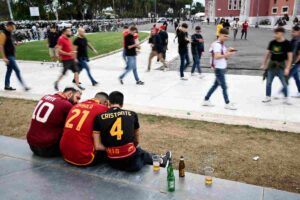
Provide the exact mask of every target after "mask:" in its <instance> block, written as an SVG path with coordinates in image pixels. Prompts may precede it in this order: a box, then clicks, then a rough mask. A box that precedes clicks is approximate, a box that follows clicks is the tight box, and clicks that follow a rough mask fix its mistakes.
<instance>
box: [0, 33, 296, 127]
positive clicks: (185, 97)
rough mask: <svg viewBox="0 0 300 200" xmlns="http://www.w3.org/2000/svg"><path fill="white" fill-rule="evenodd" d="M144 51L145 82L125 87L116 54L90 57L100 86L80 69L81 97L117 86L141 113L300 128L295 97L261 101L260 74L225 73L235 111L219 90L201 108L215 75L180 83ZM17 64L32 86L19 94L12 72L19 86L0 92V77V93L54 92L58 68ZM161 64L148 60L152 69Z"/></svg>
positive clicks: (173, 53) (172, 51) (35, 95)
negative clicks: (287, 100)
mask: <svg viewBox="0 0 300 200" xmlns="http://www.w3.org/2000/svg"><path fill="white" fill-rule="evenodd" d="M171 37H174V35H171ZM149 53H150V46H149V44H147V43H143V44H142V50H141V53H140V54H139V55H138V58H137V60H138V72H139V75H140V77H141V80H143V81H145V83H146V84H145V85H144V86H137V85H136V84H135V81H134V78H133V75H132V73H130V74H128V76H127V77H126V78H125V79H124V82H125V85H121V84H120V83H119V81H118V76H119V75H120V74H121V72H122V70H123V69H124V66H125V64H124V62H123V60H122V57H121V52H119V53H116V54H113V55H109V56H107V57H103V58H100V59H96V60H93V61H91V63H90V66H91V70H92V73H93V75H94V77H95V78H96V80H98V81H99V82H100V85H99V86H97V87H93V86H91V83H90V81H89V80H88V78H87V75H86V72H85V71H83V72H82V73H81V81H82V82H83V86H84V87H86V91H84V93H83V98H84V99H85V98H91V97H93V95H95V93H96V92H99V91H106V92H111V91H114V90H120V91H121V92H123V93H124V94H125V107H126V108H128V109H133V110H135V111H137V112H141V113H147V114H155V115H156V114H157V115H167V116H172V117H180V118H188V119H197V120H206V121H212V122H220V123H226V124H237V125H250V126H254V127H259V128H270V129H275V130H281V131H291V132H300V116H299V112H300V99H291V102H292V103H293V105H291V106H287V105H283V104H282V99H280V100H274V101H272V102H271V103H269V104H263V103H262V102H261V101H262V99H263V98H264V96H265V82H263V81H262V78H261V77H260V76H246V75H228V77H227V82H228V86H229V97H230V99H231V100H232V102H234V103H236V104H237V107H238V110H237V111H229V110H226V109H224V102H223V98H222V94H221V90H220V89H219V90H218V91H217V92H216V93H215V94H214V96H213V97H212V99H211V100H212V102H213V103H214V104H215V105H216V106H215V107H213V108H207V107H202V106H201V103H202V101H203V98H204V96H205V94H206V92H207V91H208V89H209V88H210V86H211V84H212V83H213V81H214V75H213V74H211V73H208V74H205V78H204V79H200V78H199V77H190V74H189V73H186V76H188V77H189V80H188V81H181V80H180V79H179V73H178V72H177V71H168V72H162V71H159V70H152V71H151V72H150V73H147V72H146V68H147V62H148V55H149ZM167 57H168V60H169V61H171V60H173V59H174V58H176V57H177V44H176V43H173V42H171V43H170V45H169V51H168V56H167ZM3 65H4V63H0V66H3ZM19 65H20V68H21V71H22V74H23V77H24V80H25V81H26V82H27V84H28V85H29V86H30V87H32V90H31V91H30V92H27V93H25V92H23V91H22V89H21V87H20V86H18V84H17V81H16V78H15V75H13V77H12V85H13V86H18V87H17V88H18V90H17V91H16V92H7V91H3V90H2V88H3V87H4V85H3V84H4V83H3V82H4V81H2V82H0V88H1V91H0V95H1V96H4V97H16V98H26V99H34V100H38V99H39V98H41V96H43V95H45V94H49V93H54V92H55V91H54V88H53V83H54V81H55V80H56V79H57V77H58V76H59V74H60V72H61V68H50V66H49V65H47V64H44V65H41V64H40V63H30V62H24V63H23V62H20V63H19ZM160 66H161V65H160V64H159V63H156V61H155V59H153V69H155V68H158V67H160ZM0 74H2V76H4V74H5V68H4V67H1V68H0ZM72 78H73V77H72V74H71V73H70V72H69V73H68V75H67V77H65V78H64V79H63V81H62V82H61V84H60V88H61V89H63V88H64V87H65V86H70V85H72V84H71V80H72ZM279 90H280V83H279V81H278V80H277V79H276V80H275V81H274V86H273V94H276V93H277V92H278V91H279ZM290 91H291V94H295V92H296V88H295V84H294V82H293V81H291V84H290Z"/></svg>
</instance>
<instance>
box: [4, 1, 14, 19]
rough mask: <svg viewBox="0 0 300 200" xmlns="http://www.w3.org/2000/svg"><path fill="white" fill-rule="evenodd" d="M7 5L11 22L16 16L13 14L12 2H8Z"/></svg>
mask: <svg viewBox="0 0 300 200" xmlns="http://www.w3.org/2000/svg"><path fill="white" fill-rule="evenodd" d="M6 3H7V7H8V11H9V16H10V20H14V16H13V14H12V11H11V7H10V0H6Z"/></svg>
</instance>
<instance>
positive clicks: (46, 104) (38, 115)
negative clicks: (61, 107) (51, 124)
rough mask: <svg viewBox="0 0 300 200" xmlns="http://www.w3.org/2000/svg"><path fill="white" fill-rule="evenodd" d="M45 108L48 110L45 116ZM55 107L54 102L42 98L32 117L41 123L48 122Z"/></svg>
mask: <svg viewBox="0 0 300 200" xmlns="http://www.w3.org/2000/svg"><path fill="white" fill-rule="evenodd" d="M44 109H45V110H46V111H45V114H44V116H41V112H42V111H43V110H44ZM53 109H54V105H53V104H52V103H49V102H44V101H42V100H41V101H39V103H38V105H37V106H36V107H35V109H34V111H33V114H32V119H35V120H36V121H38V122H41V123H46V122H47V120H48V118H49V116H50V114H51V112H52V111H53Z"/></svg>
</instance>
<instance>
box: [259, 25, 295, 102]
mask: <svg viewBox="0 0 300 200" xmlns="http://www.w3.org/2000/svg"><path fill="white" fill-rule="evenodd" d="M284 34H285V29H284V28H283V27H278V28H276V29H275V30H274V38H275V39H274V40H272V41H271V42H270V43H269V46H268V48H267V51H266V55H265V57H264V61H263V64H262V66H261V68H262V69H264V70H266V72H267V73H266V74H267V84H266V98H265V99H264V100H263V103H268V102H271V94H272V83H273V80H274V78H275V76H278V78H279V79H280V81H281V84H282V86H283V90H282V91H283V93H284V97H285V98H284V102H283V103H284V104H287V105H290V102H289V99H288V87H287V82H286V77H285V76H288V75H289V73H290V69H291V64H292V59H293V53H292V45H291V43H290V42H289V41H288V40H287V39H285V37H284ZM267 63H268V64H267Z"/></svg>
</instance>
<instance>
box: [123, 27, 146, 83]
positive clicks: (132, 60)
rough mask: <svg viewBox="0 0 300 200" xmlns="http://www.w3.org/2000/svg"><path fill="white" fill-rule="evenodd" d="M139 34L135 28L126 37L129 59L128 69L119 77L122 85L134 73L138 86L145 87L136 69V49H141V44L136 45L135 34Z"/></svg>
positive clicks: (126, 49) (126, 51)
mask: <svg viewBox="0 0 300 200" xmlns="http://www.w3.org/2000/svg"><path fill="white" fill-rule="evenodd" d="M135 33H137V28H136V27H135V26H132V27H130V29H129V34H128V35H127V36H126V37H125V54H126V57H127V65H126V66H127V67H126V69H125V71H124V72H123V74H122V75H121V76H120V77H119V81H120V83H121V84H122V85H123V84H124V82H123V79H124V78H125V76H126V75H127V74H128V73H129V72H130V71H133V75H134V78H135V80H136V84H137V85H144V82H143V81H141V80H140V78H139V76H138V73H137V68H136V55H137V54H136V48H140V45H139V44H136V42H135V40H134V36H133V35H134V34H135Z"/></svg>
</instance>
